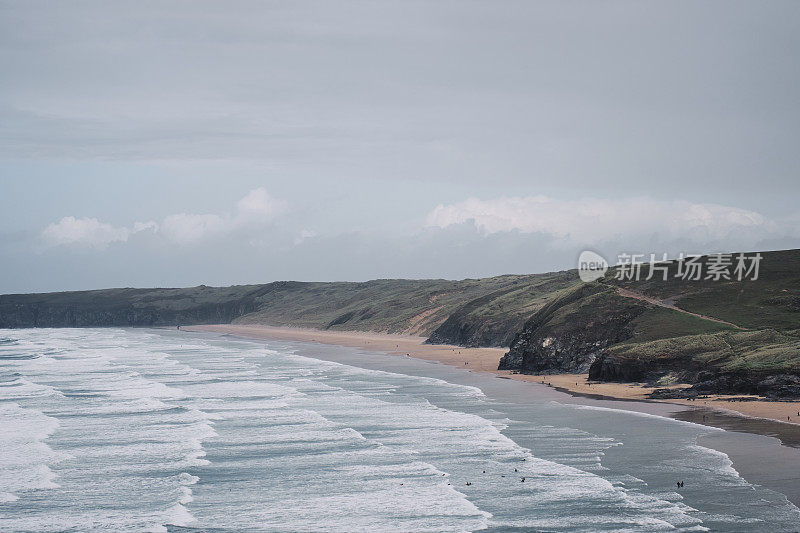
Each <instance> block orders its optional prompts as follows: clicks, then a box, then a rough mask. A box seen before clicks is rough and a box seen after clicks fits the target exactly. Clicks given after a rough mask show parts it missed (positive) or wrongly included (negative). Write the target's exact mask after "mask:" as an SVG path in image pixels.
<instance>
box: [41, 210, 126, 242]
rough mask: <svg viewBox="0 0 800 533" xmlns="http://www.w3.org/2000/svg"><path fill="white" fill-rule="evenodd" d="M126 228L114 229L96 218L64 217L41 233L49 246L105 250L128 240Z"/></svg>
mask: <svg viewBox="0 0 800 533" xmlns="http://www.w3.org/2000/svg"><path fill="white" fill-rule="evenodd" d="M128 235H130V231H129V230H128V229H127V228H118V227H114V226H112V225H111V224H107V223H105V222H100V221H99V220H97V219H96V218H87V217H82V218H75V217H64V218H62V219H61V220H59V221H58V222H53V223H52V224H49V225H48V226H47V227H46V228H44V230H43V231H42V239H43V240H44V242H45V243H46V244H48V245H50V246H60V245H78V246H86V247H91V248H105V247H106V246H108V245H109V244H111V243H112V242H124V241H127V240H128Z"/></svg>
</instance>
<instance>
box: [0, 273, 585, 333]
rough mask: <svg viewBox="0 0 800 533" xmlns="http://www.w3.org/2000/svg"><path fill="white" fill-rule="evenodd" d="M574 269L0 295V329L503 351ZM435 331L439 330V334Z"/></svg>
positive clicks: (563, 285)
mask: <svg viewBox="0 0 800 533" xmlns="http://www.w3.org/2000/svg"><path fill="white" fill-rule="evenodd" d="M575 283H577V276H576V275H575V272H574V271H573V272H556V273H550V274H531V275H523V276H513V275H509V276H498V277H493V278H485V279H466V280H461V281H448V280H402V279H400V280H388V279H386V280H374V281H367V282H363V283H351V282H331V283H324V282H295V281H279V282H274V283H268V284H264V285H240V286H233V287H206V286H204V285H201V286H199V287H191V288H182V289H104V290H96V291H78V292H61V293H45V294H9V295H2V296H0V328H21V327H98V326H100V327H102V326H174V325H176V324H219V323H239V324H266V325H273V326H298V327H311V328H320V329H333V330H361V331H379V332H388V333H407V334H415V335H422V336H426V337H427V336H432V341H433V342H440V343H448V342H451V343H457V344H464V345H470V346H508V344H509V342H510V341H511V339H512V338H513V336H514V334H515V333H516V332H517V331H518V330H519V329H520V328H521V327H522V324H523V323H524V322H525V321H526V320H527V319H528V318H529V317H530V315H531V314H532V313H534V312H535V311H536V310H537V309H538V308H539V307H541V306H542V305H544V303H545V302H547V301H548V300H549V299H550V298H552V297H554V296H555V295H557V294H558V292H559V291H560V290H562V289H564V288H567V287H569V286H572V285H574V284H575ZM440 326H442V327H441V328H440Z"/></svg>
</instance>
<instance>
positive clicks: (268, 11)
mask: <svg viewBox="0 0 800 533" xmlns="http://www.w3.org/2000/svg"><path fill="white" fill-rule="evenodd" d="M797 20H800V3H798V2H796V1H787V2H780V1H764V2H751V1H727V0H726V1H699V2H698V1H696V0H692V1H680V0H679V1H666V0H665V1H659V2H654V1H642V0H636V1H625V2H621V1H592V2H589V1H566V2H565V1H561V0H559V1H536V2H530V1H524V2H523V1H513V0H510V1H503V2H495V1H488V0H485V1H468V0H462V1H446V0H443V1H437V2H430V1H425V2H416V1H393V2H388V1H374V2H367V1H359V2H350V1H344V0H342V1H334V2H331V1H329V0H325V1H319V2H306V1H297V2H270V1H259V2H246V1H226V2H203V1H191V2H190V1H160V2H146V1H145V2H137V3H133V4H125V6H124V9H123V8H122V6H121V4H118V3H115V2H107V1H102V2H92V1H73V2H38V1H13V2H9V1H4V0H0V73H1V74H0V293H16V292H44V291H56V290H81V289H92V288H105V287H152V286H158V287H165V286H193V285H198V284H207V285H229V284H242V283H266V282H270V281H275V280H322V281H328V280H354V281H356V280H366V279H374V278H396V277H404V278H448V279H461V278H465V277H472V278H475V277H484V276H491V275H499V274H506V273H531V272H544V271H552V270H563V269H568V268H574V267H575V266H576V261H577V257H578V254H579V253H580V252H581V251H582V250H586V249H589V250H594V251H596V252H599V253H601V254H602V255H604V256H605V257H606V258H607V259H608V260H609V261H610V262H612V263H613V262H615V258H616V257H617V255H618V254H621V253H644V254H650V253H656V254H658V255H659V256H660V255H661V254H663V253H669V254H670V256H674V255H677V254H678V253H680V252H685V253H711V252H720V251H753V250H772V249H787V248H800V206H798V205H797V198H798V197H800V150H798V140H800V88H798V82H800V62H798V61H797V57H798V56H799V55H800V32H798V31H797Z"/></svg>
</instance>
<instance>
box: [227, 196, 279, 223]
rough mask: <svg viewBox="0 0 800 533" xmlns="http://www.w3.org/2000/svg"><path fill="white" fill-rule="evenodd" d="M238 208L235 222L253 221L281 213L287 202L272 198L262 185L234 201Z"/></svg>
mask: <svg viewBox="0 0 800 533" xmlns="http://www.w3.org/2000/svg"><path fill="white" fill-rule="evenodd" d="M236 208H237V210H238V217H237V220H236V223H237V224H240V225H241V224H247V223H249V222H253V221H267V220H270V219H272V218H274V217H275V216H277V215H279V214H281V213H283V212H284V211H285V210H286V208H287V204H286V202H285V201H283V200H279V199H276V198H273V197H272V196H270V195H269V193H267V190H266V189H265V188H264V187H259V188H258V189H253V190H252V191H250V192H249V193H247V196H245V197H244V198H242V199H241V200H239V201H238V202H237V203H236Z"/></svg>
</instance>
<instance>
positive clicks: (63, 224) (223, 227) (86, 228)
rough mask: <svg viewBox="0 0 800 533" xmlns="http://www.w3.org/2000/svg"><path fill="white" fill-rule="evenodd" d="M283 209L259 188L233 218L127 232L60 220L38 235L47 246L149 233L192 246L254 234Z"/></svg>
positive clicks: (172, 221)
mask: <svg viewBox="0 0 800 533" xmlns="http://www.w3.org/2000/svg"><path fill="white" fill-rule="evenodd" d="M286 208H287V203H286V202H285V201H283V200H280V199H276V198H273V197H272V196H270V195H269V194H268V193H267V190H266V189H265V188H263V187H259V188H258V189H253V190H252V191H250V192H249V193H247V195H246V196H244V198H242V199H241V200H239V201H238V202H237V204H236V214H235V215H234V216H231V215H230V214H228V213H222V214H214V213H209V214H195V213H176V214H172V215H168V216H167V217H165V218H164V220H163V221H162V222H161V224H158V223H157V222H155V221H152V220H150V221H148V222H135V223H134V224H133V226H132V227H131V228H126V227H115V226H112V225H111V224H108V223H105V222H100V221H99V220H97V219H96V218H75V217H64V218H62V219H61V220H60V221H59V222H54V223H52V224H50V225H48V226H47V227H46V228H45V229H44V230H43V231H42V239H43V241H44V242H45V244H47V245H49V246H57V245H78V246H89V247H94V248H105V247H106V246H108V245H109V244H110V243H112V242H125V241H127V240H128V237H130V236H131V235H134V234H137V233H140V232H143V231H150V232H152V233H153V234H159V235H161V236H162V237H163V238H165V239H167V240H168V241H170V242H172V243H176V244H195V243H197V242H200V241H202V240H203V239H207V238H212V237H215V236H220V235H225V234H228V233H231V232H234V231H237V232H254V231H255V230H258V229H260V228H263V226H264V224H266V223H267V222H269V221H270V220H272V219H273V218H275V217H276V216H277V215H279V214H280V213H282V212H284V211H285V210H286Z"/></svg>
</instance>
